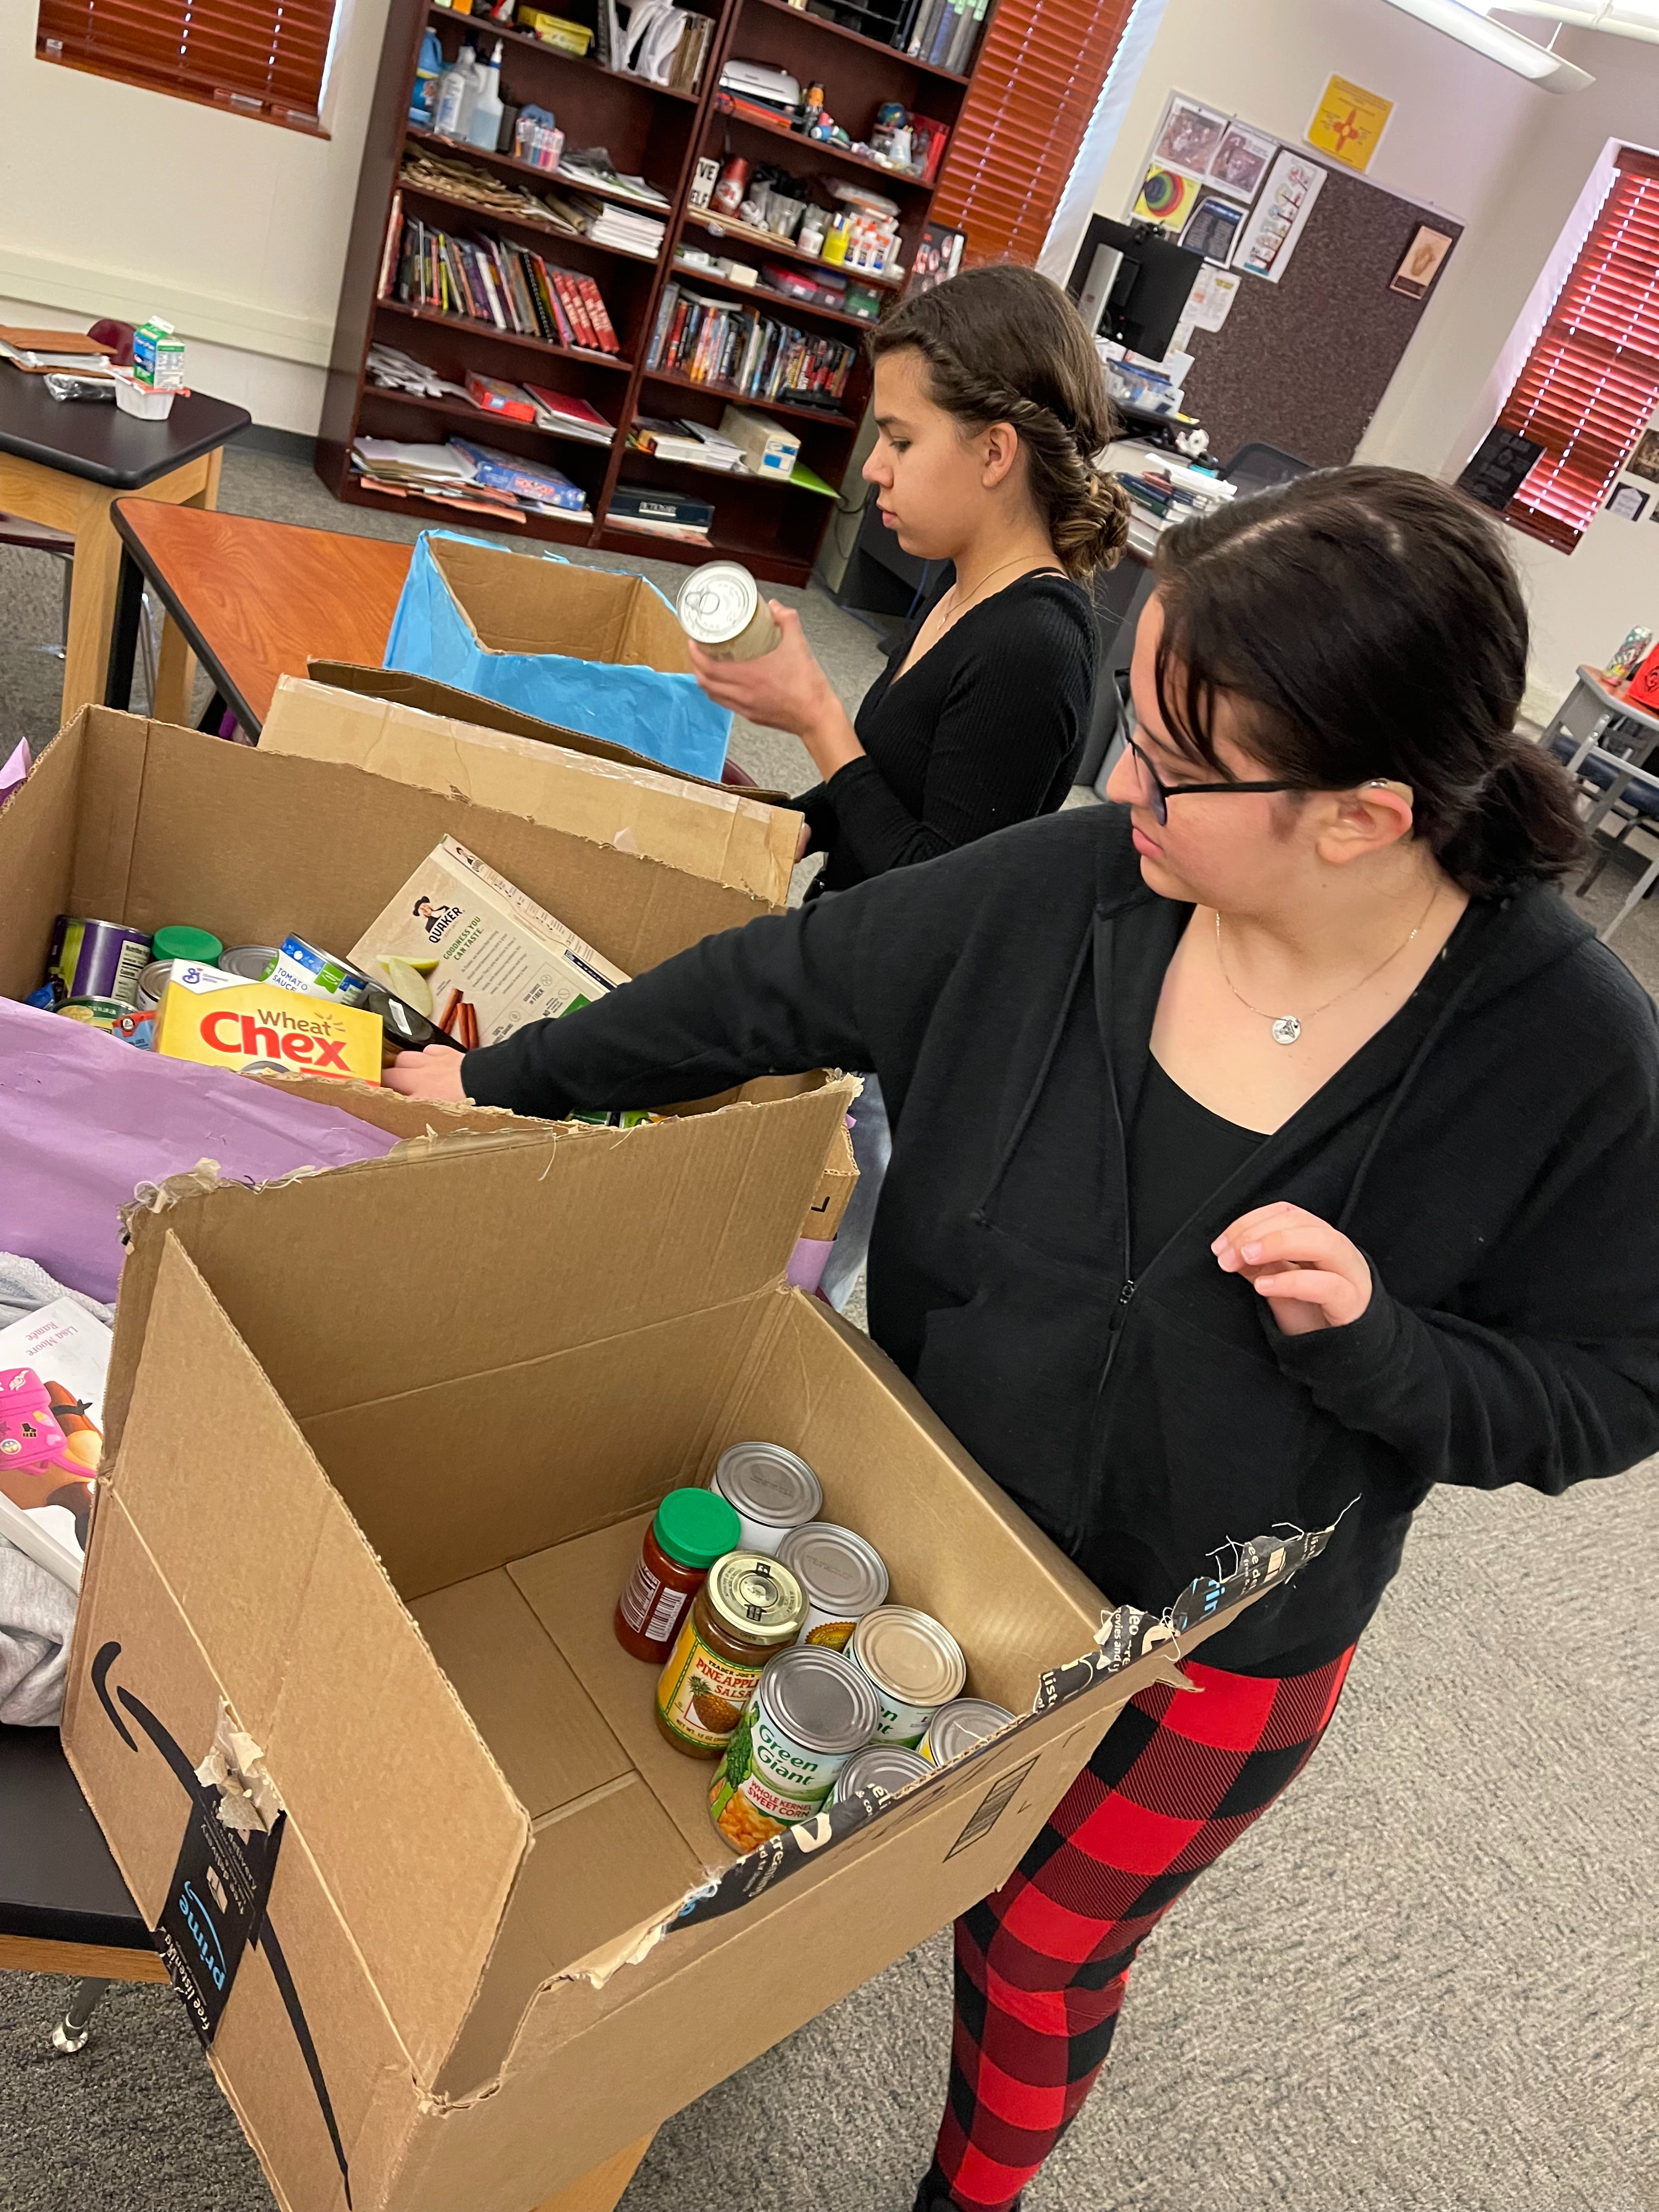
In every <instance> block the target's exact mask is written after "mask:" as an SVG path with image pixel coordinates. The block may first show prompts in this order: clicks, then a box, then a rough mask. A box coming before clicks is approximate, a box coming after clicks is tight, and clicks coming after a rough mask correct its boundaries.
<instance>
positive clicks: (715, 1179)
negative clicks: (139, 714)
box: [118, 748, 852, 1419]
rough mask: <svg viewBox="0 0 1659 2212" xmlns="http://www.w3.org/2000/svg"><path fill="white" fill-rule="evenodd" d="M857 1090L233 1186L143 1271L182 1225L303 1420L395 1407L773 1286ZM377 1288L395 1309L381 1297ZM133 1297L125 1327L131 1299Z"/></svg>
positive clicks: (147, 1227) (146, 1220)
mask: <svg viewBox="0 0 1659 2212" xmlns="http://www.w3.org/2000/svg"><path fill="white" fill-rule="evenodd" d="M227 750H229V749H228V748H227ZM851 1091H852V1086H851V1085H850V1084H849V1083H848V1082H845V1081H843V1082H841V1083H832V1084H827V1085H824V1086H823V1088H822V1089H819V1090H817V1091H805V1092H803V1093H801V1094H799V1096H797V1097H793V1098H789V1099H785V1100H781V1101H780V1102H778V1103H776V1104H775V1105H770V1106H768V1107H767V1108H765V1109H764V1110H762V1109H757V1108H756V1107H753V1106H747V1105H738V1106H734V1107H727V1108H725V1109H722V1110H721V1111H720V1112H718V1113H714V1114H704V1115H690V1116H687V1117H684V1118H680V1119H675V1120H672V1121H662V1122H658V1123H654V1124H652V1125H650V1126H649V1127H643V1128H638V1129H630V1130H626V1131H623V1130H614V1129H599V1130H583V1129H569V1128H557V1129H556V1130H555V1131H554V1132H553V1133H550V1134H546V1135H542V1134H537V1135H535V1136H533V1137H532V1139H531V1140H530V1141H528V1142H526V1143H524V1144H520V1143H517V1142H512V1141H508V1142H503V1143H501V1145H499V1146H489V1145H485V1144H482V1143H481V1144H478V1145H476V1146H475V1145H466V1146H457V1147H451V1146H446V1145H441V1144H440V1145H435V1146H431V1147H429V1148H428V1149H425V1150H424V1151H422V1152H420V1154H419V1155H418V1156H417V1157H413V1158H408V1157H405V1158H389V1159H386V1160H373V1161H368V1162H365V1163H364V1164H363V1165H362V1167H361V1168H349V1169H343V1170H339V1171H338V1172H337V1173H333V1174H331V1175H330V1176H327V1177H326V1178H321V1177H316V1176H311V1177H301V1178H297V1179H293V1180H289V1181H287V1182H283V1183H280V1184H273V1185H270V1186H267V1187H266V1188H264V1189H263V1190H259V1191H250V1190H245V1189H241V1188H228V1187H226V1188H219V1189H217V1190H216V1191H214V1192H211V1193H210V1194H206V1195H204V1196H198V1197H192V1198H187V1199H185V1200H183V1201H181V1202H180V1203H179V1205H177V1206H173V1207H172V1208H171V1209H170V1210H169V1211H168V1212H167V1213H166V1214H164V1215H161V1216H156V1215H151V1214H147V1213H138V1214H134V1215H133V1216H132V1217H131V1220H130V1224H129V1228H130V1233H131V1238H132V1255H131V1258H130V1259H129V1261H128V1263H127V1268H128V1273H129V1274H131V1273H132V1272H133V1268H134V1262H135V1261H140V1260H141V1259H142V1256H143V1254H144V1252H145V1249H146V1247H147V1245H148V1244H149V1239H150V1238H151V1237H156V1236H159V1235H161V1234H164V1233H165V1232H166V1231H167V1230H168V1229H170V1230H171V1231H173V1233H174V1234H175V1235H177V1236H178V1237H179V1240H180V1242H181V1243H183V1244H184V1245H185V1248H186V1249H188V1250H189V1251H190V1253H191V1256H192V1257H193V1258H194V1259H195V1261H196V1262H197V1266H198V1267H200V1268H201V1270H202V1272H203V1273H204V1275H205V1277H206V1278H207V1279H208V1281H209V1282H210V1284H211V1285H212V1287H213V1291H214V1294H215V1296H216V1297H217V1298H218V1299H219V1301H220V1303H221V1304H222V1305H223V1307H224V1309H225V1310H226V1312H227V1313H228V1315H229V1316H230V1319H231V1322H232V1323H233V1325H234V1327H235V1328H237V1330H238V1331H239V1332H240V1334H241V1336H242V1338H243V1340H244V1341H245V1343H246V1344H247V1346H249V1348H250V1349H251V1350H252V1353H253V1355H254V1357H255V1358H257V1359H258V1360H259V1361H260V1363H261V1364H262V1365H263V1366H264V1369H265V1371H266V1373H267V1374H268V1375H269V1376H270V1380H271V1382H272V1383H273V1385H274V1386H275V1388H276V1389H277V1390H278V1392H279V1393H280V1394H281V1395H282V1397H283V1400H284V1401H285V1403H286V1404H287V1405H288V1406H289V1407H290V1408H291V1409H292V1410H293V1412H294V1413H295V1415H296V1416H297V1417H298V1418H300V1419H309V1418H311V1417H313V1416H315V1415H319V1414H321V1413H325V1412H328V1411H331V1410H332V1409H334V1408H337V1407H343V1406H349V1405H351V1404H354V1403H356V1401H357V1399H358V1397H359V1395H361V1394H360V1392H359V1391H358V1390H357V1389H356V1385H355V1383H354V1376H355V1375H356V1374H357V1373H368V1374H372V1375H374V1376H375V1378H376V1395H377V1396H378V1397H380V1398H383V1399H386V1400H388V1401H389V1400H391V1399H393V1398H395V1397H397V1396H398V1395H401V1394H402V1393H404V1392H406V1391H418V1390H423V1389H428V1388H430V1387H431V1386H432V1385H433V1384H434V1383H437V1382H440V1381H442V1380H444V1379H445V1378H446V1377H448V1376H460V1375H471V1374H477V1373H483V1372H488V1371H492V1370H496V1369H507V1368H510V1367H512V1366H513V1365H514V1364H518V1363H520V1362H524V1361H528V1360H535V1359H539V1358H546V1357H547V1356H549V1354H550V1353H551V1352H556V1351H558V1350H561V1349H568V1348H569V1347H570V1346H574V1345H580V1344H585V1343H590V1342H597V1341H599V1340H604V1339H606V1338H611V1337H617V1336H621V1335H624V1334H627V1333H629V1331H633V1330H639V1329H646V1328H652V1327H653V1326H656V1325H658V1324H659V1323H663V1322H668V1321H671V1320H672V1319H675V1318H677V1317H678V1316H681V1315H683V1314H685V1313H687V1312H688V1311H693V1312H696V1311H703V1312H706V1311H712V1310H714V1309H716V1308H718V1307H720V1306H724V1305H728V1304H732V1303H734V1302H735V1301H737V1300H738V1299H740V1298H742V1297H744V1296H746V1295H748V1294H750V1293H751V1292H753V1291H757V1290H758V1289H761V1288H763V1287H764V1286H766V1285H770V1284H775V1283H776V1282H778V1281H780V1280H781V1279H782V1276H783V1273H784V1271H785V1269H786V1268H787V1265H788V1261H789V1255H790V1253H791V1251H792V1250H793V1247H794V1243H795V1238H796V1235H797V1232H798V1230H799V1224H800V1221H801V1218H802V1216H803V1214H804V1213H805V1210H806V1206H807V1203H808V1201H809V1200H810V1199H811V1196H812V1194H813V1193H814V1191H815V1190H816V1189H817V1186H818V1183H819V1181H820V1178H821V1176H822V1174H823V1158H824V1154H825V1152H826V1151H827V1150H828V1147H829V1139H830V1136H831V1134H832V1133H833V1132H834V1130H835V1127H836V1123H837V1121H840V1120H841V1119H842V1117H844V1115H845V1114H846V1111H847V1106H848V1099H849V1097H850V1096H851ZM382 1171H389V1172H390V1176H391V1180H389V1181H387V1180H385V1179H384V1178H383V1176H382ZM377 1177H381V1178H382V1179H380V1180H377V1179H376V1178H377ZM504 1221H511V1222H512V1223H513V1239H514V1243H513V1250H512V1253H511V1255H510V1258H511V1265H512V1277H511V1279H512V1281H513V1291H514V1295H513V1298H512V1299H510V1300H503V1299H502V1298H501V1297H500V1296H499V1295H498V1292H499V1286H500V1284H501V1279H502V1278H501V1269H502V1263H503V1256H504V1255H503V1249H502V1242H501V1223H502V1222H504ZM435 1227H436V1228H439V1229H441V1233H442V1251H443V1262H442V1267H441V1269H440V1270H438V1271H437V1273H435V1267H434V1243H433V1236H434V1230H435ZM295 1283H303V1284H304V1285H306V1294H305V1295H304V1297H298V1298H296V1297H295V1294H294V1285H295ZM365 1283H374V1284H377V1285H385V1286H386V1288H387V1290H388V1291H389V1292H391V1293H392V1294H391V1295H387V1296H386V1297H374V1298H368V1299H366V1298H365V1297H364V1294H363V1286H364V1285H365ZM141 1295H142V1289H141V1287H139V1288H136V1289H135V1297H138V1296H141ZM122 1297H123V1304H122V1309H121V1314H120V1320H121V1322H122V1323H124V1324H125V1323H127V1320H128V1314H127V1304H126V1286H125V1284H124V1285H123V1293H122ZM404 1297H411V1298H415V1299H417V1300H419V1299H426V1300H428V1301H429V1300H431V1299H436V1300H438V1301H439V1302H440V1304H441V1310H442V1312H443V1313H444V1315H445V1316H446V1328H445V1329H444V1331H443V1332H442V1340H441V1346H439V1347H435V1346H433V1345H432V1343H431V1342H430V1341H429V1340H428V1334H427V1333H426V1332H425V1331H424V1330H422V1329H411V1328H410V1326H409V1324H408V1322H407V1319H406V1317H405V1315H404V1306H403V1299H404ZM486 1317H487V1318H486ZM118 1334H119V1330H118ZM345 1344H350V1345H351V1346H352V1347H353V1356H352V1358H350V1359H349V1360H345V1359H343V1358H342V1357H341V1347H342V1346H343V1345H345Z"/></svg>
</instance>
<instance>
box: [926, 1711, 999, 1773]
mask: <svg viewBox="0 0 1659 2212" xmlns="http://www.w3.org/2000/svg"><path fill="white" fill-rule="evenodd" d="M1012 1719H1013V1715H1012V1713H1011V1712H1010V1711H1008V1710H1007V1708H1006V1706H1004V1705H993V1704H992V1703H991V1700H990V1699H988V1698H955V1699H952V1700H951V1703H950V1704H949V1705H941V1706H940V1707H939V1711H937V1712H936V1713H935V1714H934V1715H933V1719H932V1720H930V1721H929V1722H928V1723H927V1734H926V1735H924V1736H923V1737H922V1739H921V1742H920V1743H919V1744H918V1745H917V1746H916V1750H917V1752H918V1753H920V1755H921V1757H922V1758H923V1759H926V1760H927V1764H928V1765H930V1766H948V1765H950V1764H951V1760H952V1759H961V1758H963V1756H964V1754H965V1753H968V1752H970V1751H972V1750H974V1749H975V1747H977V1746H978V1745H980V1744H981V1743H984V1742H987V1741H988V1740H989V1739H990V1738H991V1737H992V1736H994V1735H995V1734H996V1732H997V1730H998V1729H1006V1727H1007V1726H1008V1725H1009V1724H1010V1723H1011V1722H1012Z"/></svg>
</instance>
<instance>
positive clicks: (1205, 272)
mask: <svg viewBox="0 0 1659 2212" xmlns="http://www.w3.org/2000/svg"><path fill="white" fill-rule="evenodd" d="M1241 282H1242V279H1241V278H1240V277H1239V276H1237V275H1236V274H1235V272H1234V271H1233V270H1231V269H1216V268H1208V269H1200V270H1199V272H1198V275H1197V276H1195V277H1194V280H1193V289H1192V290H1191V292H1190V293H1188V296H1187V309H1186V313H1184V314H1183V315H1182V325H1183V326H1188V325H1190V327H1191V328H1192V329H1194V330H1195V331H1218V330H1219V329H1220V328H1221V326H1222V325H1223V324H1224V323H1225V321H1226V319H1227V317H1228V316H1229V314H1231V312H1232V305H1233V301H1235V300H1236V299H1237V297H1238V288H1239V284H1240V283H1241ZM1632 465H1634V464H1632Z"/></svg>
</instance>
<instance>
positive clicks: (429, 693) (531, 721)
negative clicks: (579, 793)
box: [306, 660, 793, 806]
mask: <svg viewBox="0 0 1659 2212" xmlns="http://www.w3.org/2000/svg"><path fill="white" fill-rule="evenodd" d="M306 670H307V674H308V675H309V676H310V678H311V680H312V682H313V684H326V685H327V686H328V688H329V689H330V690H332V691H352V692H355V693H356V695H357V696H359V697H360V698H364V699H386V700H390V701H391V702H393V703H394V704H396V705H398V706H402V707H413V708H418V709H419V710H420V711H421V712H422V713H423V714H437V715H440V716H441V717H442V718H443V719H444V720H447V721H451V722H465V723H467V724H468V725H469V726H477V727H478V728H481V729H485V730H498V731H501V732H504V733H505V734H506V735H507V736H509V737H516V738H533V739H535V740H536V741H537V742H538V744H553V745H562V746H564V747H565V748H566V749H567V750H569V751H571V752H575V753H584V754H586V755H587V756H589V757H591V758H592V759H594V760H606V761H617V762H618V763H621V764H622V765H623V767H625V768H642V769H651V770H653V772H654V773H655V774H657V775H665V776H670V777H671V778H672V779H673V780H674V781H676V782H677V783H686V784H690V785H691V786H692V787H693V788H694V789H696V790H698V791H726V790H730V789H732V788H733V787H732V786H731V785H728V784H726V783H725V782H724V781H714V780H713V779H711V778H709V777H708V776H702V775H692V774H691V772H690V769H683V768H669V767H667V766H665V764H664V763H662V762H661V761H656V760H653V759H652V757H651V756H650V755H649V754H648V753H641V752H636V751H635V750H634V749H633V747H632V746H630V745H619V744H617V743H616V742H615V740H614V739H612V738H595V737H590V736H589V734H588V733H587V732H586V731H585V730H570V729H567V728H566V727H565V726H564V725H563V724H562V723H561V722H544V721H543V720H541V718H540V717H539V716H538V715H536V714H524V713H522V712H521V711H520V709H519V708H517V707H506V706H502V705H501V703H500V702H498V701H496V700H495V699H488V698H486V697H485V696H483V693H482V692H480V691H463V690H460V689H459V687H458V686H457V685H455V684H441V683H440V682H439V681H438V679H437V678H436V677H435V676H416V675H414V674H412V673H411V672H410V671H409V670H407V669H402V668H363V667H361V666H360V665H358V664H357V663H356V662H355V661H349V660H310V661H307V663H306ZM737 788H739V789H741V791H742V792H743V795H744V798H746V799H752V800H754V801H755V802H756V803H757V804H758V805H763V806H790V805H793V800H792V799H791V798H790V796H789V793H787V791H770V790H768V789H766V788H765V787H763V786H761V785H758V784H757V785H752V786H751V785H746V784H745V785H742V786H738V787H737Z"/></svg>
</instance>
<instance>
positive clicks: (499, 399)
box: [367, 339, 617, 446]
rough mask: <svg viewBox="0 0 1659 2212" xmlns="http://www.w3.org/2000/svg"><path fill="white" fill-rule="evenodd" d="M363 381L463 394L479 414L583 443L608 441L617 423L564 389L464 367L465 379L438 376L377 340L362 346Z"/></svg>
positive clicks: (440, 395) (430, 395)
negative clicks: (516, 381) (365, 377)
mask: <svg viewBox="0 0 1659 2212" xmlns="http://www.w3.org/2000/svg"><path fill="white" fill-rule="evenodd" d="M367 369H368V380H369V382H370V383H371V384H373V385H376V386H379V388H380V390H381V391H383V392H406V393H407V394H408V395H409V397H410V398H412V399H464V400H465V402H466V403H467V404H468V405H469V406H470V407H476V408H477V410H478V411H479V413H480V414H482V415H499V416H501V419H502V420H503V421H504V422H529V423H532V424H533V425H534V427H535V428H537V429H538V430H550V431H552V432H553V433H554V434H555V435H557V436H559V437H561V438H574V439H577V440H578V441H580V442H581V443H582V444H584V445H590V446H608V445H609V444H610V443H611V440H612V439H613V438H614V437H615V436H616V435H617V426H616V424H615V423H614V422H608V421H607V420H606V418H605V416H603V415H601V414H600V412H599V409H598V408H597V407H594V406H592V405H591V404H589V402H588V401H587V400H586V399H578V398H574V397H573V395H572V394H571V393H569V392H553V391H550V390H549V389H548V387H547V386H545V385H541V384H509V383H508V382H507V380H505V379H504V378H502V377H499V376H480V375H478V374H476V372H475V371H473V370H471V369H469V370H468V371H467V372H466V381H465V383H464V384H458V383H456V382H455V380H453V378H452V377H447V376H440V375H439V374H438V372H437V370H436V369H435V368H428V366H427V364H426V362H423V361H416V358H415V356H413V354H407V353H404V352H403V351H402V350H401V349H399V348H398V347H397V346H389V345H383V344H381V343H380V341H379V340H378V339H377V340H376V342H375V343H374V344H373V345H372V346H370V348H369V349H368V363H367Z"/></svg>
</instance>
